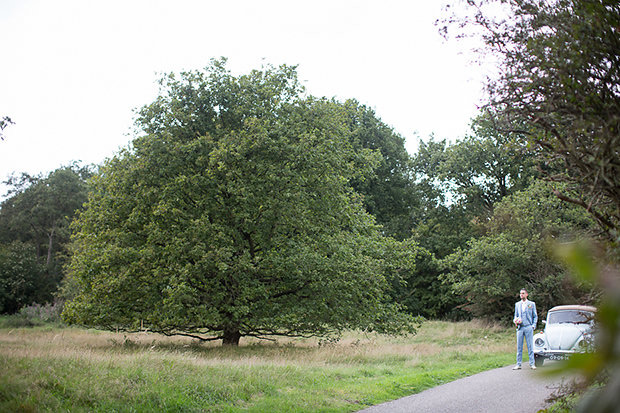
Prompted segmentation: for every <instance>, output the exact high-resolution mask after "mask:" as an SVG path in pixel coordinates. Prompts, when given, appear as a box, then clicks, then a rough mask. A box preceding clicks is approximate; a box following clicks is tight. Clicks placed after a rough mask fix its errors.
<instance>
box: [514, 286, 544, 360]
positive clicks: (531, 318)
mask: <svg viewBox="0 0 620 413" xmlns="http://www.w3.org/2000/svg"><path fill="white" fill-rule="evenodd" d="M519 295H520V297H521V301H518V302H517V303H516V304H515V316H514V319H513V322H514V323H515V326H516V327H517V365H516V366H514V367H513V368H512V369H513V370H519V369H520V368H521V362H522V360H523V337H524V336H525V342H526V344H527V354H528V356H529V358H530V367H531V368H532V369H535V368H536V366H535V365H534V340H533V338H534V329H535V328H536V323H537V322H538V316H537V315H536V303H534V302H533V301H529V300H528V299H527V295H528V294H527V291H526V290H525V288H524V289H522V290H521V292H520V293H519Z"/></svg>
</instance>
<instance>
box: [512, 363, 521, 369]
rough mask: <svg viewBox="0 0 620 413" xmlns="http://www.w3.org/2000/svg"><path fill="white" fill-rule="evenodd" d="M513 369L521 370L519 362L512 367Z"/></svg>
mask: <svg viewBox="0 0 620 413" xmlns="http://www.w3.org/2000/svg"><path fill="white" fill-rule="evenodd" d="M512 369H513V370H521V366H520V365H519V364H517V365H516V366H514V367H513V368H512Z"/></svg>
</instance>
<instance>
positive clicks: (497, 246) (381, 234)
mask: <svg viewBox="0 0 620 413" xmlns="http://www.w3.org/2000/svg"><path fill="white" fill-rule="evenodd" d="M482 3H486V2H482ZM521 3H523V4H521ZM526 3H527V4H526ZM530 3H531V4H530ZM534 3H535V2H516V4H517V6H519V5H525V6H528V7H533V5H534ZM569 3H570V2H569ZM595 3H596V2H595ZM472 4H473V6H475V7H478V8H479V7H480V6H481V5H477V4H475V2H472ZM563 4H564V3H563V2H558V6H557V8H553V7H555V6H548V7H549V9H546V8H545V7H547V6H544V7H543V6H540V7H543V8H542V9H541V10H536V16H538V17H539V19H541V20H533V21H532V20H524V22H523V24H524V25H525V24H526V23H527V24H542V23H543V22H547V23H548V24H556V23H557V24H556V26H557V27H556V26H553V27H554V29H555V30H557V32H558V33H561V34H562V36H559V37H558V36H556V37H553V38H549V37H548V36H547V37H545V31H544V30H538V31H537V30H532V28H531V27H527V26H523V25H516V26H514V27H512V26H511V27H504V26H501V25H498V26H494V23H493V22H492V21H491V20H490V19H487V18H485V16H484V15H483V14H476V19H477V20H475V22H476V24H478V25H481V26H483V27H485V28H487V29H489V28H492V29H493V30H491V31H488V33H492V34H489V35H488V36H489V37H486V38H485V41H486V42H487V44H488V45H489V47H490V48H491V47H493V46H497V45H500V46H501V44H508V43H507V42H508V41H513V42H514V44H515V45H517V46H519V47H521V48H518V47H512V48H508V49H503V48H502V47H503V46H502V47H500V52H502V51H505V53H506V59H507V60H506V62H508V63H507V64H510V65H512V66H510V67H511V68H514V70H517V71H518V73H519V74H520V76H514V73H513V72H506V73H505V76H504V77H500V78H499V80H497V81H495V82H494V83H491V84H489V91H490V103H489V105H488V106H486V107H485V108H484V109H483V110H482V111H481V113H480V114H479V116H478V117H476V119H474V120H473V123H472V129H471V133H470V134H469V136H466V137H464V138H463V139H459V140H455V141H452V142H448V141H445V140H435V139H432V138H431V139H428V140H426V141H421V142H420V144H419V148H418V151H417V152H416V153H415V154H411V155H410V154H408V153H407V151H406V149H405V146H404V139H403V138H402V136H400V135H399V134H397V133H396V132H395V131H394V130H393V129H392V128H391V127H390V126H389V125H386V124H385V123H384V122H382V121H381V119H380V118H379V117H378V116H377V115H376V114H375V113H374V111H373V110H372V109H370V108H369V107H367V106H365V105H361V104H360V103H359V102H357V101H355V100H347V101H344V102H341V101H337V100H335V99H327V98H319V97H313V96H310V95H308V94H307V93H306V92H305V90H304V88H303V86H302V85H301V84H300V82H299V80H298V77H297V72H296V68H295V67H291V66H285V65H284V66H280V67H273V66H266V67H263V68H261V69H259V70H253V71H251V72H250V73H248V74H244V75H239V76H234V75H232V74H231V73H230V72H229V70H228V69H227V68H226V61H225V59H220V60H213V61H212V62H211V64H210V65H209V66H207V67H206V68H205V69H204V70H196V71H189V72H182V73H177V74H175V73H171V74H168V75H166V76H164V77H163V78H162V79H161V80H160V85H161V93H160V95H159V96H158V97H157V98H156V99H155V101H154V102H152V103H151V104H148V105H146V106H144V107H143V108H141V109H140V110H139V112H138V117H137V119H136V137H135V139H134V140H133V142H132V143H131V145H130V147H128V148H126V149H125V150H122V151H120V152H119V153H117V154H116V155H115V156H114V157H112V158H111V159H109V160H108V161H106V162H105V163H104V164H103V165H100V166H99V167H98V168H97V170H96V171H93V170H90V169H84V168H79V167H77V166H71V167H64V168H60V169H58V170H56V171H54V172H52V173H50V174H49V175H48V176H45V177H28V176H23V177H22V178H21V179H14V180H12V181H11V182H10V184H11V185H12V188H13V189H12V192H11V193H10V194H9V197H8V198H7V199H6V200H5V201H4V202H3V203H2V206H1V208H0V243H1V244H0V272H1V276H2V278H1V282H2V284H1V285H0V289H1V291H0V297H1V298H0V299H1V300H2V301H1V302H0V307H1V311H2V312H4V313H11V312H15V311H17V310H18V309H19V308H20V307H21V306H24V305H28V304H30V303H32V302H45V301H49V300H52V299H53V297H58V298H63V299H66V300H68V302H67V305H66V308H65V318H66V320H67V321H69V322H74V323H80V324H84V325H92V326H97V327H102V328H109V329H126V330H132V329H136V328H138V326H143V325H145V324H146V325H147V326H148V327H149V328H150V329H151V330H152V331H158V332H161V333H164V334H185V335H190V336H193V337H196V338H199V339H201V340H211V339H219V340H223V341H224V343H226V344H238V342H239V339H240V338H241V337H243V336H257V337H267V336H271V335H273V334H282V335H290V336H307V335H326V334H338V332H340V331H342V330H343V329H347V328H360V329H365V330H376V331H382V332H389V333H400V332H411V331H414V330H415V325H416V322H417V321H418V320H419V319H418V318H416V317H417V316H424V317H431V318H468V317H486V318H491V319H500V320H501V319H504V318H506V317H507V313H508V312H507V310H506V308H509V307H510V305H511V304H512V302H513V301H514V300H515V297H514V294H515V291H518V290H519V289H520V288H523V287H525V288H528V290H529V291H530V292H531V295H532V296H533V297H536V301H537V303H538V304H539V307H540V309H541V310H543V311H544V310H545V309H547V308H549V307H551V306H553V305H556V304H561V303H566V302H581V303H588V302H594V301H595V300H596V299H597V294H598V292H597V291H596V290H595V289H593V288H592V287H591V286H590V285H587V284H585V283H580V282H579V281H576V280H574V279H573V278H572V277H570V276H569V272H568V269H567V268H566V267H565V266H564V265H562V264H560V263H559V262H558V261H557V260H556V259H555V258H554V257H553V252H552V250H551V249H550V248H549V245H550V243H551V242H553V241H562V242H563V241H569V240H577V239H581V238H588V237H592V236H601V234H600V232H601V231H602V233H603V235H602V236H603V237H606V238H607V239H610V240H612V242H613V239H614V238H613V237H614V236H616V235H614V234H617V225H618V223H617V208H618V196H617V193H616V192H614V191H616V190H617V187H618V185H617V182H616V181H615V179H617V176H620V174H617V173H615V171H616V169H614V168H617V159H618V156H617V155H618V154H617V148H618V146H617V116H616V117H614V116H613V113H618V111H615V112H614V109H617V108H618V99H617V90H616V89H614V84H615V85H617V73H616V72H614V70H615V69H613V68H614V67H615V68H617V67H618V66H617V65H615V66H614V65H613V64H611V63H613V62H614V60H613V59H617V56H616V57H614V55H613V50H617V49H613V45H614V44H613V40H614V35H613V34H614V33H615V32H614V33H612V35H610V36H608V37H609V38H610V39H607V38H606V39H607V40H609V41H607V42H595V41H593V42H592V43H591V44H590V43H588V44H587V46H588V48H586V49H583V50H579V52H574V47H573V48H566V42H568V43H569V44H572V43H570V42H571V41H572V42H576V41H579V42H581V43H579V44H580V45H583V41H582V40H581V37H578V36H577V35H576V34H575V33H571V32H566V33H565V32H563V31H562V30H565V31H566V30H574V25H570V24H568V23H567V22H568V21H569V20H570V18H572V17H573V16H574V15H575V14H577V13H581V14H582V15H584V16H585V17H588V16H589V17H590V19H589V20H588V18H583V17H584V16H582V15H579V16H578V17H579V19H578V20H579V22H581V24H582V25H583V26H584V27H583V28H582V30H584V31H586V32H587V31H588V30H590V32H588V33H590V34H592V33H591V31H592V30H594V29H592V28H591V27H590V26H589V25H597V24H599V25H600V18H601V16H602V17H604V18H608V19H609V18H613V17H614V16H616V15H615V14H614V13H613V12H615V11H617V10H616V9H614V8H613V6H609V5H605V4H604V2H603V3H601V4H603V6H601V7H603V10H601V9H600V8H596V7H595V8H593V9H588V8H586V9H580V8H578V7H576V6H572V8H571V7H568V8H566V9H563V8H562V7H563V6H562V5H563ZM571 4H572V3H571ZM596 4H598V3H596ZM517 6H515V7H517ZM525 6H524V7H525ZM593 7H594V6H593ZM597 7H598V6H597ZM524 10H530V9H528V8H527V7H525V9H524ZM522 11H523V10H521V12H522ZM530 11H531V10H530ZM545 13H546V14H545ZM588 13H590V14H588ZM596 13H598V14H597V15H596V16H595V17H597V16H598V17H597V18H594V17H592V16H591V15H592V14H596ZM543 17H545V18H544V19H543ZM515 21H517V22H518V21H519V20H515ZM597 27H598V26H597ZM613 27H617V26H613ZM592 35H593V34H592ZM510 36H513V37H512V38H511V37H510ZM524 38H525V39H528V42H527V44H524V43H522V41H523V39H524ZM616 40H617V39H616ZM562 41H563V42H565V43H561V42H562ZM500 42H504V43H500ZM554 42H555V43H554ZM610 42H611V43H612V44H610V45H609V44H608V43H610ZM550 47H551V48H552V49H553V48H555V49H557V50H558V51H560V49H561V51H562V53H575V55H570V56H563V55H559V56H560V57H558V58H557V59H555V58H553V59H552V57H553V56H555V55H549V56H547V53H548V50H549V49H548V48H550ZM605 47H608V49H604V50H599V48H605ZM555 49H554V50H555ZM564 49H566V50H564ZM590 50H591V51H592V55H595V56H597V57H596V58H597V59H598V58H600V56H606V58H607V59H608V60H606V61H605V60H604V62H608V63H609V64H607V63H603V64H602V66H600V65H599V66H596V68H594V69H593V68H592V64H593V63H592V62H591V61H588V60H585V59H588V58H589V57H590V58H591V57H592V56H590V54H589V51H590ZM610 50H611V53H610ZM605 53H607V54H605ZM540 54H544V56H546V57H545V59H542V58H541V56H540ZM577 57H579V59H578V58H577ZM565 58H570V59H568V60H566V61H567V62H571V64H572V65H573V66H571V67H564V66H563V65H564V64H565V63H563V62H564V60H563V59H565ZM554 59H555V60H554ZM597 61H598V60H597ZM531 65H539V66H541V67H542V66H543V65H544V69H545V70H532V69H533V68H532V66H531ZM506 67H508V66H506ZM537 67H538V66H537ZM584 67H585V69H584V70H586V72H587V70H590V71H593V70H594V71H596V73H597V76H599V77H600V79H603V80H604V81H601V80H600V79H599V77H597V78H595V79H594V80H593V81H590V82H589V83H588V81H589V80H590V78H591V77H592V76H593V75H590V78H589V77H588V74H587V73H590V72H587V73H584V74H583V76H584V77H583V79H581V80H579V81H578V82H577V81H574V79H573V77H574V73H582V72H580V71H579V69H582V68H584ZM605 69H606V70H607V72H608V73H607V75H605V74H604V73H603V74H601V73H599V72H600V71H601V70H605ZM614 76H615V77H614ZM596 79H599V80H596ZM609 79H611V80H609ZM579 82H581V83H584V85H585V86H587V87H585V86H584V87H583V88H579V87H578V86H579V84H580V83H579ZM614 82H615V83H614ZM571 88H576V89H575V90H577V91H578V92H579V93H582V94H583V96H588V97H591V99H586V100H584V99H577V98H576V97H575V96H574V93H573V95H563V94H564V93H565V92H566V93H568V92H567V90H568V89H571ZM547 90H549V91H550V92H545V91H547ZM571 90H573V89H571ZM614 90H616V91H615V92H614ZM526 91H528V92H527V93H526ZM517 92H518V93H517ZM551 92H553V93H552V94H551ZM562 96H566V98H565V99H563V98H562ZM571 96H572V97H571ZM599 96H603V97H602V98H601V99H602V100H601V101H600V102H599V101H598V100H597V99H599ZM545 98H548V99H547V100H545V102H546V105H547V106H545V107H544V108H543V107H539V106H540V105H541V103H540V102H541V99H543V100H544V99H545ZM593 102H594V103H593ZM536 105H539V106H536ZM592 108H594V109H592ZM577 114H581V115H580V116H577ZM605 116H608V118H605ZM601 119H602V120H601ZM614 122H615V123H614ZM614 128H615V129H614ZM614 131H615V132H614ZM593 148H594V149H593ZM597 168H598V169H597ZM70 222H73V223H72V224H71V230H69V223H70ZM70 232H72V233H73V237H72V238H70V237H69V233H70Z"/></svg>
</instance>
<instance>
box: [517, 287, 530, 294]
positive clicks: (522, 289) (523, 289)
mask: <svg viewBox="0 0 620 413" xmlns="http://www.w3.org/2000/svg"><path fill="white" fill-rule="evenodd" d="M521 291H525V292H526V293H527V290H526V289H525V288H521V289H520V290H519V292H521ZM528 294H529V293H528Z"/></svg>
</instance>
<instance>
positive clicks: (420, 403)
mask: <svg viewBox="0 0 620 413" xmlns="http://www.w3.org/2000/svg"><path fill="white" fill-rule="evenodd" d="M512 367H513V366H508V367H501V368H499V369H495V370H489V371H485V372H483V373H479V374H476V375H473V376H469V377H464V378H462V379H459V380H456V381H453V382H450V383H446V384H443V385H441V386H437V387H434V388H432V389H429V390H426V391H423V392H422V393H418V394H414V395H413V396H408V397H404V398H402V399H398V400H394V401H391V402H388V403H383V404H379V405H377V406H373V407H370V408H368V409H364V410H361V412H364V413H414V412H433V413H456V412H458V413H465V412H501V413H511V412H519V413H528V412H537V411H538V410H540V409H542V408H544V407H545V406H546V403H545V399H546V398H547V397H548V396H549V395H551V394H552V393H553V392H554V391H555V390H556V389H557V387H558V386H559V384H560V383H561V381H562V379H561V378H558V377H553V378H550V377H545V376H543V375H542V374H540V373H541V371H544V370H545V368H544V367H541V368H539V369H537V370H536V371H534V370H530V368H529V366H528V365H527V363H525V365H524V368H523V369H522V370H514V371H513V370H512Z"/></svg>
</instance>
